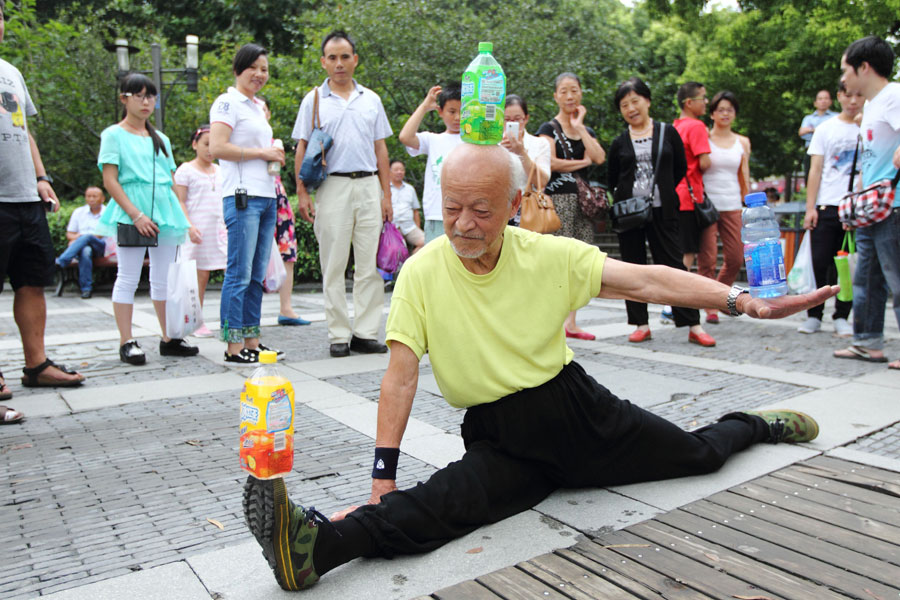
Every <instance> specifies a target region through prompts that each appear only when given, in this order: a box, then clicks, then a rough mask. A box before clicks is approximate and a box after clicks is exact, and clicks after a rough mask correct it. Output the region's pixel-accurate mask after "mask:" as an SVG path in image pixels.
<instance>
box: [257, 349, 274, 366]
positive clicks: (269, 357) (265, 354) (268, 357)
mask: <svg viewBox="0 0 900 600" xmlns="http://www.w3.org/2000/svg"><path fill="white" fill-rule="evenodd" d="M277 361H278V354H277V353H276V352H274V351H272V350H263V351H262V352H260V353H259V362H261V363H263V364H267V365H271V364H275V363H276V362H277Z"/></svg>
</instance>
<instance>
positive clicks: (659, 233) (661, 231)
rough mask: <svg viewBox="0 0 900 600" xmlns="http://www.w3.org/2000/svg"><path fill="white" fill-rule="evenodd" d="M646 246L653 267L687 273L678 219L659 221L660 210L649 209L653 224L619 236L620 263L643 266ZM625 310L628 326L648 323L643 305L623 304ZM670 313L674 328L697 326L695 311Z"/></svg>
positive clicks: (673, 309) (678, 310)
mask: <svg viewBox="0 0 900 600" xmlns="http://www.w3.org/2000/svg"><path fill="white" fill-rule="evenodd" d="M646 243H649V244H650V255H651V256H652V257H653V263H654V264H657V265H665V266H667V267H672V268H673V269H681V270H682V271H686V270H687V269H685V268H684V259H683V253H682V252H681V241H680V239H679V234H678V219H663V211H662V208H654V209H653V220H652V221H650V223H648V224H647V225H645V226H644V227H639V228H637V229H632V230H631V231H625V232H622V233H619V252H620V253H621V254H622V260H623V261H625V262H629V263H632V264H635V265H646V264H647V248H646V245H645V244H646ZM625 310H626V312H627V313H628V323H629V324H631V325H638V326H640V325H646V324H647V323H648V322H649V319H648V318H647V304H646V303H644V302H634V301H631V300H626V301H625ZM672 313H673V316H674V318H675V326H676V327H684V326H685V325H699V324H700V311H698V310H697V309H696V308H683V307H680V306H673V307H672Z"/></svg>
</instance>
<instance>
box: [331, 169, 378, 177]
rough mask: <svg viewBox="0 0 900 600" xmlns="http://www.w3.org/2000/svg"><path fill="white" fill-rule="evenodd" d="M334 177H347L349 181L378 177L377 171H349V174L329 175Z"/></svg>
mask: <svg viewBox="0 0 900 600" xmlns="http://www.w3.org/2000/svg"><path fill="white" fill-rule="evenodd" d="M329 175H334V176H335V177H349V178H350V179H362V178H363V177H371V176H373V175H378V171H351V172H350V173H329Z"/></svg>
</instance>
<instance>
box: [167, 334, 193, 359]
mask: <svg viewBox="0 0 900 600" xmlns="http://www.w3.org/2000/svg"><path fill="white" fill-rule="evenodd" d="M199 352H200V348H198V347H197V346H191V345H190V344H188V343H187V342H186V341H184V339H182V338H172V339H170V340H169V341H168V342H164V341H162V340H159V355H160V356H197V354H198V353H199Z"/></svg>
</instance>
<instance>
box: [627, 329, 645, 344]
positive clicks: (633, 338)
mask: <svg viewBox="0 0 900 600" xmlns="http://www.w3.org/2000/svg"><path fill="white" fill-rule="evenodd" d="M649 339H650V330H649V329H635V330H634V331H632V332H631V335H629V336H628V341H629V342H631V343H633V344H639V343H640V342H646V341H647V340H649Z"/></svg>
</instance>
